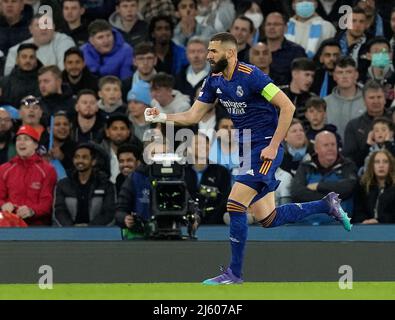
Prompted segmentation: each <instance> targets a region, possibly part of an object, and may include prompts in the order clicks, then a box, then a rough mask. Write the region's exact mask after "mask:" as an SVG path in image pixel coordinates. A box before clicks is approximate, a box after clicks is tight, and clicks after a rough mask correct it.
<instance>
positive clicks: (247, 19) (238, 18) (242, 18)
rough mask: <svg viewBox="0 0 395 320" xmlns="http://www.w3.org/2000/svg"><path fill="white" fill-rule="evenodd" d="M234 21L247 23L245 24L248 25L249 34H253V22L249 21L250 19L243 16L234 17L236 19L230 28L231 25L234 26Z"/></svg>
mask: <svg viewBox="0 0 395 320" xmlns="http://www.w3.org/2000/svg"><path fill="white" fill-rule="evenodd" d="M236 20H243V21H247V22H248V23H249V24H250V33H253V32H254V30H255V27H254V22H252V20H251V19H250V18H248V17H246V16H244V15H242V16H238V17H236V18H235V19H234V20H233V22H232V27H233V25H234V24H235V22H236Z"/></svg>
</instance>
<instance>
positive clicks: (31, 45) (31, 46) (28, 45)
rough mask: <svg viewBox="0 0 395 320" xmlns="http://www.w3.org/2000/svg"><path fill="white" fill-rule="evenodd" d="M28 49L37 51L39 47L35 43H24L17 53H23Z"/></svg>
mask: <svg viewBox="0 0 395 320" xmlns="http://www.w3.org/2000/svg"><path fill="white" fill-rule="evenodd" d="M27 49H30V50H34V51H37V50H38V47H37V46H36V45H35V44H34V43H22V44H21V45H20V46H19V47H18V50H17V53H18V54H19V52H21V51H22V50H27Z"/></svg>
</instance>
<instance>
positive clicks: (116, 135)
mask: <svg viewBox="0 0 395 320" xmlns="http://www.w3.org/2000/svg"><path fill="white" fill-rule="evenodd" d="M127 142H131V143H134V144H136V145H137V146H138V148H140V150H142V145H141V142H140V141H139V140H138V139H137V138H136V137H135V136H134V135H133V134H132V131H131V129H130V122H129V119H128V117H127V116H126V115H124V114H122V113H114V114H112V115H111V116H110V117H109V118H108V119H107V123H106V129H105V138H104V140H103V142H102V144H101V146H102V147H103V149H104V150H105V151H106V153H107V154H109V155H110V158H111V179H110V180H111V182H112V183H115V182H116V180H117V176H118V174H119V173H120V171H119V162H118V158H117V152H118V148H119V146H121V145H122V144H124V143H127Z"/></svg>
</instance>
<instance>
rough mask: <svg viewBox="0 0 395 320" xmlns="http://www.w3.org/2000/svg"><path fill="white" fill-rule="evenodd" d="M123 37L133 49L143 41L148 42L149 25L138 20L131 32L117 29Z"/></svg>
mask: <svg viewBox="0 0 395 320" xmlns="http://www.w3.org/2000/svg"><path fill="white" fill-rule="evenodd" d="M116 29H117V30H118V31H119V32H120V33H121V34H122V36H123V38H124V39H125V41H126V42H127V43H129V44H130V45H131V46H132V47H133V48H134V47H135V46H136V45H138V44H139V43H141V42H143V41H148V39H149V37H148V24H147V23H146V22H145V21H143V20H137V22H136V24H135V25H134V26H133V28H132V29H131V30H130V31H129V32H125V31H123V30H121V29H119V28H116Z"/></svg>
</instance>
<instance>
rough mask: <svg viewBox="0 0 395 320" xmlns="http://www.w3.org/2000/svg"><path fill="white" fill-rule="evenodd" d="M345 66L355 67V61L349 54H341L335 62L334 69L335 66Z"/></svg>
mask: <svg viewBox="0 0 395 320" xmlns="http://www.w3.org/2000/svg"><path fill="white" fill-rule="evenodd" d="M347 67H353V68H354V69H356V68H357V63H356V62H355V60H354V59H353V58H351V57H350V56H343V57H340V58H339V59H337V61H336V62H335V69H336V68H347Z"/></svg>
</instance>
